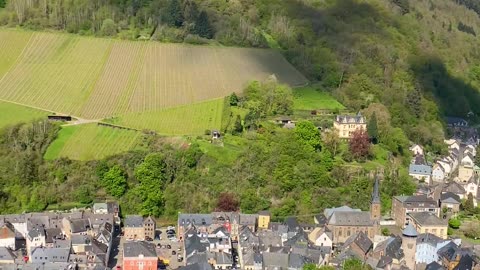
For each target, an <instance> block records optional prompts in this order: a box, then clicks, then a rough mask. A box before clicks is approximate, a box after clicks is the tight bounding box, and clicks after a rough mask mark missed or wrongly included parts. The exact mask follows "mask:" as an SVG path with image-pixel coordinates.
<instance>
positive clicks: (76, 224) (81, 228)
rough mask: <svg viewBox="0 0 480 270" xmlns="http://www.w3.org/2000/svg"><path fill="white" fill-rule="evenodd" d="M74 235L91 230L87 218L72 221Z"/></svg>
mask: <svg viewBox="0 0 480 270" xmlns="http://www.w3.org/2000/svg"><path fill="white" fill-rule="evenodd" d="M70 227H71V230H72V233H81V232H86V231H88V230H89V229H90V220H88V219H86V218H82V219H72V220H70Z"/></svg>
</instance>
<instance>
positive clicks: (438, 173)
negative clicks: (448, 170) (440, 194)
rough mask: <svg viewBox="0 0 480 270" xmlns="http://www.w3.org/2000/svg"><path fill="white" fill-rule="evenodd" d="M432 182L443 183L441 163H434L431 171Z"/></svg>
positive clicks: (443, 170)
mask: <svg viewBox="0 0 480 270" xmlns="http://www.w3.org/2000/svg"><path fill="white" fill-rule="evenodd" d="M432 180H433V181H434V182H443V181H444V180H445V169H444V168H443V166H442V164H441V163H438V162H437V163H435V165H433V169H432Z"/></svg>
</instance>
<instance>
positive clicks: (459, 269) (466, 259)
mask: <svg viewBox="0 0 480 270" xmlns="http://www.w3.org/2000/svg"><path fill="white" fill-rule="evenodd" d="M473 266H475V261H474V260H473V258H472V257H471V256H470V255H468V254H464V255H463V256H462V258H460V262H459V263H458V264H457V266H455V267H454V268H453V270H472V269H473Z"/></svg>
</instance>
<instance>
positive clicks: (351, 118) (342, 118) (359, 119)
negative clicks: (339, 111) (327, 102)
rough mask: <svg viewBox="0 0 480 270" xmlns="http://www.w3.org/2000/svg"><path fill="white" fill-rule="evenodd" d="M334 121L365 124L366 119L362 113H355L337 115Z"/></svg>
mask: <svg viewBox="0 0 480 270" xmlns="http://www.w3.org/2000/svg"><path fill="white" fill-rule="evenodd" d="M335 121H337V122H339V123H345V124H348V123H350V124H365V123H366V120H365V117H363V116H362V114H360V113H358V114H357V115H337V117H336V118H335Z"/></svg>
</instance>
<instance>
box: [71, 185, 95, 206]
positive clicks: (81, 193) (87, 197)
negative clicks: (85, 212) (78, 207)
mask: <svg viewBox="0 0 480 270" xmlns="http://www.w3.org/2000/svg"><path fill="white" fill-rule="evenodd" d="M75 197H76V198H77V200H78V202H80V203H83V204H88V203H91V202H92V201H93V194H92V192H91V191H90V188H89V187H88V186H86V185H81V186H79V187H78V188H77V190H76V191H75Z"/></svg>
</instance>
